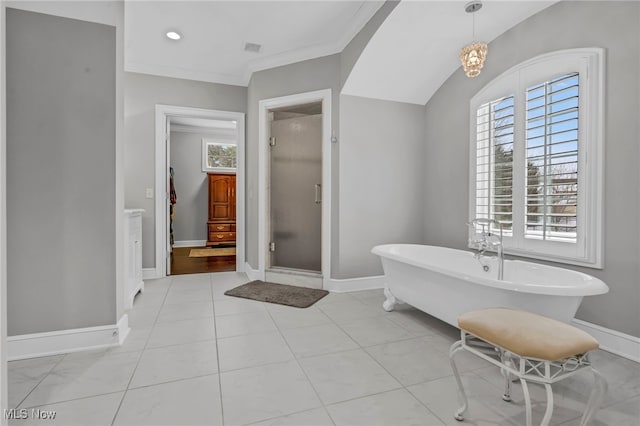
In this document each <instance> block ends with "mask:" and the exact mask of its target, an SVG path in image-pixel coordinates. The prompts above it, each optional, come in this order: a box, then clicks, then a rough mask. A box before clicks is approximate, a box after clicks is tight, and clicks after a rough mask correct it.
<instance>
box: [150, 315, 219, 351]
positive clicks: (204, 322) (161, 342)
mask: <svg viewBox="0 0 640 426" xmlns="http://www.w3.org/2000/svg"><path fill="white" fill-rule="evenodd" d="M214 337H215V331H214V323H213V318H201V319H195V320H185V321H175V322H168V323H164V324H156V326H155V327H154V328H153V330H152V331H151V336H149V341H148V342H147V348H157V347H161V346H170V345H179V344H183V343H191V342H199V341H203V340H212V339H213V338H214Z"/></svg>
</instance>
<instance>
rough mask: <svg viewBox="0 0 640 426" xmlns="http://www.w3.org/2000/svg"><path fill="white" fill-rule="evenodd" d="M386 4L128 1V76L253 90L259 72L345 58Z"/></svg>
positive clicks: (126, 65)
mask: <svg viewBox="0 0 640 426" xmlns="http://www.w3.org/2000/svg"><path fill="white" fill-rule="evenodd" d="M382 3H383V2H381V1H347V0H340V1H237V0H236V1H215V0H208V1H184V0H182V1H158V0H156V1H140V0H126V1H125V34H124V37H125V70H126V71H132V72H141V73H146V74H155V75H164V76H169V77H177V78H186V79H193V80H201V81H209V82H214V83H224V84H232V85H240V86H246V85H248V83H249V79H250V77H251V73H252V72H254V71H258V70H261V69H266V68H272V67H275V66H280V65H285V64H289V63H293V62H298V61H301V60H305V59H311V58H316V57H320V56H325V55H330V54H333V53H338V52H341V51H342V50H343V49H344V47H345V46H346V45H347V44H348V43H349V42H350V41H351V39H352V38H353V37H354V36H355V35H356V34H357V33H358V32H359V31H360V29H362V27H363V26H364V25H365V24H366V23H367V21H368V20H369V19H370V18H371V17H372V16H373V14H374V13H375V12H376V11H377V10H378V8H379V7H380V6H381V5H382ZM168 30H176V31H178V32H180V33H182V35H183V38H182V40H180V41H177V42H176V41H172V40H169V39H168V38H167V37H165V33H166V32H167V31H168ZM246 42H250V43H258V44H261V45H262V50H261V51H260V53H252V52H245V51H244V45H245V43H246Z"/></svg>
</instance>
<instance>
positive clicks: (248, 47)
mask: <svg viewBox="0 0 640 426" xmlns="http://www.w3.org/2000/svg"><path fill="white" fill-rule="evenodd" d="M261 48H262V45H260V44H256V43H245V44H244V50H245V51H247V52H254V53H258V52H260V49H261Z"/></svg>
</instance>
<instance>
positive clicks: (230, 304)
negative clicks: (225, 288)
mask: <svg viewBox="0 0 640 426" xmlns="http://www.w3.org/2000/svg"><path fill="white" fill-rule="evenodd" d="M214 306H215V314H216V316H218V315H233V314H244V313H247V312H262V311H264V310H265V309H266V308H265V306H264V304H263V303H262V302H258V301H256V300H249V299H241V298H239V297H230V298H228V299H217V300H215V301H214Z"/></svg>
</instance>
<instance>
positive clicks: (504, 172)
mask: <svg viewBox="0 0 640 426" xmlns="http://www.w3.org/2000/svg"><path fill="white" fill-rule="evenodd" d="M513 111H514V110H513V96H508V97H504V98H501V99H496V100H493V101H491V102H487V103H486V104H484V105H481V106H480V108H478V111H477V120H476V135H477V138H476V141H477V145H476V216H475V217H479V218H486V219H496V220H498V221H500V222H501V223H502V224H503V230H504V231H506V232H507V233H508V232H509V231H510V230H511V225H512V223H513V220H512V215H513V189H512V187H513V182H512V180H513V179H512V177H513V136H514V135H513V129H514V121H513V118H514V117H513Z"/></svg>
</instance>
